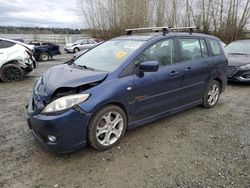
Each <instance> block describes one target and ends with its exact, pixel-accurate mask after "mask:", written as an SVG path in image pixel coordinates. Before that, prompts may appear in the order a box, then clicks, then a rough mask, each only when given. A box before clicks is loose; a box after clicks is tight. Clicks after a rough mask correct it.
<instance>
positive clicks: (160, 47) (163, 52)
mask: <svg viewBox="0 0 250 188" xmlns="http://www.w3.org/2000/svg"><path fill="white" fill-rule="evenodd" d="M146 61H158V63H159V65H160V67H162V66H166V65H171V64H173V63H175V48H174V40H173V39H168V40H164V41H161V42H158V43H156V44H154V45H153V46H151V47H149V48H148V49H146V50H145V51H144V52H143V53H142V54H141V55H140V56H139V57H138V59H137V60H136V62H135V63H136V64H138V63H142V62H146Z"/></svg>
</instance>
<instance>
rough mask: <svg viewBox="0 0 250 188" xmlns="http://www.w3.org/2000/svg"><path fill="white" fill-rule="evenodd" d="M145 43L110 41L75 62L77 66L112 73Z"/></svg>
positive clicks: (137, 41)
mask: <svg viewBox="0 0 250 188" xmlns="http://www.w3.org/2000/svg"><path fill="white" fill-rule="evenodd" d="M144 43H145V41H139V40H110V41H107V42H104V43H102V44H100V45H99V46H97V47H95V48H93V49H92V50H90V51H88V52H86V53H85V54H83V55H82V56H80V57H79V58H78V59H76V60H75V62H74V63H75V64H76V65H77V66H87V67H91V68H93V69H96V70H99V71H105V72H112V71H114V70H115V69H116V68H118V67H119V66H120V65H121V64H122V63H123V62H124V61H125V60H126V59H127V58H128V57H129V56H130V55H131V54H132V53H133V52H134V51H135V50H136V49H137V48H139V47H140V46H141V45H142V44H144Z"/></svg>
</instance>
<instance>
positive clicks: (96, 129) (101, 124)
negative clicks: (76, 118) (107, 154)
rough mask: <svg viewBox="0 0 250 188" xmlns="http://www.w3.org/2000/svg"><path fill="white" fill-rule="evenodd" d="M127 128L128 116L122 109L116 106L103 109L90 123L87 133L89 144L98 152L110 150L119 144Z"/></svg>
mask: <svg viewBox="0 0 250 188" xmlns="http://www.w3.org/2000/svg"><path fill="white" fill-rule="evenodd" d="M116 118H117V120H116V121H114V120H115V119H116ZM126 128H127V116H126V114H125V112H124V111H123V110H122V109H121V108H120V107H118V106H114V105H110V106H106V107H103V108H102V109H100V110H99V111H97V112H96V113H95V114H94V116H93V118H92V120H91V121H90V124H89V126H88V132H87V139H88V143H89V145H90V146H92V147H93V148H95V149H97V150H101V151H102V150H107V149H110V148H112V147H114V146H115V145H116V144H117V143H119V141H120V140H121V138H122V137H123V135H124V133H125V130H126Z"/></svg>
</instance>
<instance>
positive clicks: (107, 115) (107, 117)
mask: <svg viewBox="0 0 250 188" xmlns="http://www.w3.org/2000/svg"><path fill="white" fill-rule="evenodd" d="M103 119H105V121H106V123H107V124H110V123H111V112H109V113H108V114H106V115H104V116H103Z"/></svg>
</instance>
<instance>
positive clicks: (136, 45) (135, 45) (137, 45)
mask: <svg viewBox="0 0 250 188" xmlns="http://www.w3.org/2000/svg"><path fill="white" fill-rule="evenodd" d="M139 46H140V45H139V44H126V45H125V46H123V47H124V48H129V49H137V48H138V47H139Z"/></svg>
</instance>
